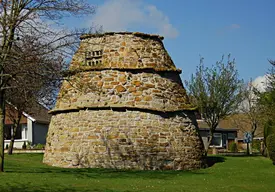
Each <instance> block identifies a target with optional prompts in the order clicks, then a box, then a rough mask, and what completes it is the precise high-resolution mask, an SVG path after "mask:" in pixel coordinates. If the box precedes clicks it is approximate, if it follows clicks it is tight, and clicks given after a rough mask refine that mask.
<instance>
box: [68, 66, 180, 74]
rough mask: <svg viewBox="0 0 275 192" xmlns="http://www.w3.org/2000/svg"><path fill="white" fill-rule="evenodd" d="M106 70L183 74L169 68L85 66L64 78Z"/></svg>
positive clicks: (178, 70)
mask: <svg viewBox="0 0 275 192" xmlns="http://www.w3.org/2000/svg"><path fill="white" fill-rule="evenodd" d="M104 70H117V71H125V72H128V71H136V72H151V73H152V72H157V73H158V72H175V73H177V74H181V73H182V70H181V69H167V68H149V67H143V68H142V67H139V68H130V67H129V68H115V67H114V68H112V67H101V68H100V67H91V66H85V67H78V68H74V69H69V70H67V71H64V72H63V75H64V76H70V75H74V74H77V73H81V72H89V71H104Z"/></svg>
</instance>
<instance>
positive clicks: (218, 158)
mask: <svg viewBox="0 0 275 192" xmlns="http://www.w3.org/2000/svg"><path fill="white" fill-rule="evenodd" d="M224 161H225V157H222V156H207V157H206V164H207V167H212V166H213V165H215V164H216V163H223V162H224Z"/></svg>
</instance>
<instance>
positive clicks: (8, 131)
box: [4, 124, 27, 140]
mask: <svg viewBox="0 0 275 192" xmlns="http://www.w3.org/2000/svg"><path fill="white" fill-rule="evenodd" d="M12 126H13V125H5V126H4V139H5V140H10V139H11V136H12V135H14V139H24V138H23V137H25V134H24V128H25V127H27V125H25V124H21V125H19V127H18V128H17V130H16V133H15V134H14V133H13V129H12Z"/></svg>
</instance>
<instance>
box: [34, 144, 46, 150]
mask: <svg viewBox="0 0 275 192" xmlns="http://www.w3.org/2000/svg"><path fill="white" fill-rule="evenodd" d="M44 148H45V145H43V144H41V143H38V144H37V145H35V146H34V149H44Z"/></svg>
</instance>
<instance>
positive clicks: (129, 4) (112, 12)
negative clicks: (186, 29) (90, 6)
mask: <svg viewBox="0 0 275 192" xmlns="http://www.w3.org/2000/svg"><path fill="white" fill-rule="evenodd" d="M92 23H93V24H95V25H102V26H103V30H104V31H127V30H131V28H132V27H135V28H136V27H137V26H138V27H139V28H141V32H143V31H142V29H143V28H150V29H151V30H154V32H155V33H158V34H160V35H163V36H164V37H167V38H176V37H177V36H178V35H179V32H178V30H177V29H176V28H175V27H174V26H173V25H172V24H171V23H170V21H169V18H168V17H167V16H166V15H165V14H164V13H163V12H161V11H160V10H159V9H157V7H156V6H154V5H149V4H145V3H144V2H143V1H139V0H135V1H133V0H107V1H106V2H105V3H104V4H102V5H100V6H99V7H98V9H97V12H96V15H95V16H94V17H93V18H92V20H90V21H89V23H88V24H89V25H91V24H92Z"/></svg>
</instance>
